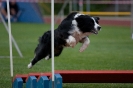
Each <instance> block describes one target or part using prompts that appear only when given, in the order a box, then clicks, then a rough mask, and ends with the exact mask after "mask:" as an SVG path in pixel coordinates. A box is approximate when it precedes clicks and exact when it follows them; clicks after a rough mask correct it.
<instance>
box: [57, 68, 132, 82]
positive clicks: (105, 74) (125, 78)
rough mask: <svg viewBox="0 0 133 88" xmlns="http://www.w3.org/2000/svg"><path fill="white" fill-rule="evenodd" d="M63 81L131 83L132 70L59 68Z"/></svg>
mask: <svg viewBox="0 0 133 88" xmlns="http://www.w3.org/2000/svg"><path fill="white" fill-rule="evenodd" d="M55 73H59V74H60V75H61V76H62V78H63V83H133V70H123V71H122V70H121V71H120V70H109V71H105V70H103V71H101V70H100V71H96V70H92V71H90V70H88V71H86V70H84V71H83V70H79V71H74V70H72V71H70V70H66V71H63V70H60V71H55Z"/></svg>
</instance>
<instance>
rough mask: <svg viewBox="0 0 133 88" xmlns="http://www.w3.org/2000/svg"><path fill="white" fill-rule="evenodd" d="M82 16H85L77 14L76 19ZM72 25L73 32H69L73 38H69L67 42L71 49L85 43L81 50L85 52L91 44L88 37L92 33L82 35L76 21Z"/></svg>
mask: <svg viewBox="0 0 133 88" xmlns="http://www.w3.org/2000/svg"><path fill="white" fill-rule="evenodd" d="M80 15H83V14H77V15H75V18H76V17H78V16H80ZM93 19H94V18H93ZM72 25H73V30H71V31H69V33H70V34H72V36H69V37H68V39H67V40H66V42H67V44H68V45H69V46H70V47H74V46H75V45H76V44H77V43H78V42H81V43H83V44H82V46H81V47H80V50H79V51H80V52H83V51H84V50H85V49H86V48H87V47H88V45H89V43H90V40H89V38H88V37H87V36H89V34H90V33H89V32H88V33H82V32H81V31H80V29H79V28H78V27H77V25H78V24H77V22H76V20H73V21H72ZM95 25H96V22H95ZM96 26H97V25H96Z"/></svg>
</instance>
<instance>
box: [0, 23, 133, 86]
mask: <svg viewBox="0 0 133 88" xmlns="http://www.w3.org/2000/svg"><path fill="white" fill-rule="evenodd" d="M49 29H50V25H48V24H47V25H46V24H26V23H25V24H24V23H13V24H12V34H13V36H14V38H15V39H16V41H17V43H18V45H19V48H20V49H21V51H22V53H23V55H24V58H20V57H19V55H18V53H17V51H16V49H15V48H14V46H13V56H14V59H13V64H14V75H16V74H28V73H30V72H51V60H48V61H46V60H41V61H40V62H38V63H37V64H36V65H35V66H34V67H33V68H32V69H27V64H28V63H29V62H30V61H31V59H32V58H33V57H34V49H35V47H36V46H37V44H38V38H39V36H41V35H42V34H43V33H44V32H45V31H47V30H49ZM89 38H90V41H91V43H90V45H89V47H88V48H87V49H86V50H85V51H84V52H82V53H80V52H79V48H80V46H81V44H78V45H77V46H76V47H75V48H65V49H64V51H63V53H62V54H61V56H60V57H56V58H55V70H133V40H132V39H131V33H130V28H129V27H120V26H102V30H101V31H100V32H99V34H98V35H91V36H90V37H89ZM0 56H9V40H8V34H7V32H6V30H5V28H4V26H3V24H2V23H1V24H0ZM0 88H11V77H10V60H9V58H0ZM63 88H133V84H121V83H120V84H115V83H108V84H105V83H101V84H99V83H81V84H77V83H74V84H69V83H68V84H63Z"/></svg>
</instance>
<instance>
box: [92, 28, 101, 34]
mask: <svg viewBox="0 0 133 88" xmlns="http://www.w3.org/2000/svg"><path fill="white" fill-rule="evenodd" d="M100 30H101V26H98V27H97V28H96V29H93V30H91V32H92V33H94V34H98V31H100Z"/></svg>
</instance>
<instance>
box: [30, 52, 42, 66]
mask: <svg viewBox="0 0 133 88" xmlns="http://www.w3.org/2000/svg"><path fill="white" fill-rule="evenodd" d="M43 58H44V55H39V54H37V55H35V57H34V59H33V60H32V61H31V62H30V63H29V64H28V68H31V67H32V66H33V65H35V64H36V63H37V62H38V61H40V60H41V59H43Z"/></svg>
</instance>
